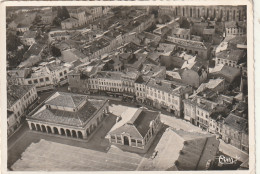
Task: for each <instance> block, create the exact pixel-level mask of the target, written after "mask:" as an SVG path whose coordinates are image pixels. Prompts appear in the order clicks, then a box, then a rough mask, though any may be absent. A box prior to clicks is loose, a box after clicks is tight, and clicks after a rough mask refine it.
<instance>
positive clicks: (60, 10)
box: [57, 6, 70, 20]
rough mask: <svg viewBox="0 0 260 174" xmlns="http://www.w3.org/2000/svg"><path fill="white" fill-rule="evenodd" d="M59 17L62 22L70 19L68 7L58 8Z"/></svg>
mask: <svg viewBox="0 0 260 174" xmlns="http://www.w3.org/2000/svg"><path fill="white" fill-rule="evenodd" d="M57 10H58V12H57V17H58V18H59V19H61V20H65V19H67V18H69V17H70V14H69V11H68V9H67V8H66V7H64V6H63V7H58V8H57Z"/></svg>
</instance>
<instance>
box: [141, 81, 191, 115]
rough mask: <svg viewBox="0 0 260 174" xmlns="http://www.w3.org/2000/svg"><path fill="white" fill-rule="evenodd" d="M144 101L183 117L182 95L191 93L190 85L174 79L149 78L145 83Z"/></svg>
mask: <svg viewBox="0 0 260 174" xmlns="http://www.w3.org/2000/svg"><path fill="white" fill-rule="evenodd" d="M145 90H146V103H147V104H150V105H152V106H154V107H156V108H159V109H164V110H167V111H169V112H171V113H173V114H174V115H176V116H179V117H183V102H182V100H183V99H184V97H187V96H189V94H191V93H192V87H191V86H188V85H183V84H180V83H177V82H174V81H168V80H160V79H153V78H151V79H150V80H149V81H148V82H147V84H146V88H145Z"/></svg>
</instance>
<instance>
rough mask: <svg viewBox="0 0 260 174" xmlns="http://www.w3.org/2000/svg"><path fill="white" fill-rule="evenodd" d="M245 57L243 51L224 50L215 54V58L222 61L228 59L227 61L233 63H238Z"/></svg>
mask: <svg viewBox="0 0 260 174" xmlns="http://www.w3.org/2000/svg"><path fill="white" fill-rule="evenodd" d="M244 55H245V52H244V51H243V50H238V49H237V50H233V49H232V50H225V51H221V52H219V53H217V55H216V57H217V58H222V59H228V60H233V61H240V60H241V59H242V58H243V56H244Z"/></svg>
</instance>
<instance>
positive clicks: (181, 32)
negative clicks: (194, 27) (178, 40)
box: [172, 28, 190, 35]
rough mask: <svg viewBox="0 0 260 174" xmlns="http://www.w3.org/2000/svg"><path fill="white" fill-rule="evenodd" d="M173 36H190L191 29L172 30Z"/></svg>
mask: <svg viewBox="0 0 260 174" xmlns="http://www.w3.org/2000/svg"><path fill="white" fill-rule="evenodd" d="M172 34H174V35H190V29H185V28H174V29H173V30H172Z"/></svg>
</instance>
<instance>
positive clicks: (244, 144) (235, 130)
mask: <svg viewBox="0 0 260 174" xmlns="http://www.w3.org/2000/svg"><path fill="white" fill-rule="evenodd" d="M247 132H248V121H247V119H245V118H243V117H240V116H237V115H235V114H233V113H230V114H229V115H228V117H227V118H226V119H225V120H224V123H223V131H222V139H223V140H224V141H225V142H226V143H230V144H231V145H233V146H235V147H237V148H239V149H242V150H244V151H248V147H249V146H248V141H249V139H248V133H247Z"/></svg>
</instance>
